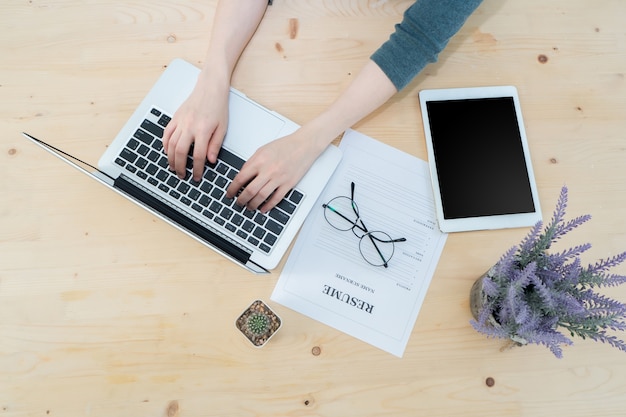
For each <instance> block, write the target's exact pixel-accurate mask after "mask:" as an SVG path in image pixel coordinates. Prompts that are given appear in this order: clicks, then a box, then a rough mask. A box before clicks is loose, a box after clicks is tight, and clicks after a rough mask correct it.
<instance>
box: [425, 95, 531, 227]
mask: <svg viewBox="0 0 626 417" xmlns="http://www.w3.org/2000/svg"><path fill="white" fill-rule="evenodd" d="M426 106H427V111H428V118H429V123H430V131H431V136H432V141H433V150H434V155H435V163H436V169H437V175H438V177H439V178H438V180H439V188H440V192H441V195H442V208H443V214H444V218H446V219H460V218H468V217H481V216H490V215H499V214H514V213H530V212H532V211H534V209H535V207H534V203H533V198H532V192H531V186H530V181H529V177H528V171H527V167H526V161H525V158H524V150H523V147H522V140H521V136H520V130H519V127H518V118H517V115H516V112H515V106H514V102H513V98H512V97H498V98H480V99H463V100H445V101H429V102H427V103H426Z"/></svg>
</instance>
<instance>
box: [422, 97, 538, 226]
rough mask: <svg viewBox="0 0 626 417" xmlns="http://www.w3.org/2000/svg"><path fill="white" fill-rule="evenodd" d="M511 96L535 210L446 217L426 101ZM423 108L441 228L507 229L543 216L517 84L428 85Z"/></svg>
mask: <svg viewBox="0 0 626 417" xmlns="http://www.w3.org/2000/svg"><path fill="white" fill-rule="evenodd" d="M498 97H511V98H513V103H514V107H515V112H516V114H517V121H518V128H519V133H520V137H521V140H522V148H523V151H524V158H525V161H526V169H527V173H528V179H529V181H530V188H531V194H532V199H533V203H534V207H535V211H534V212H531V213H518V214H505V215H492V216H481V217H469V218H462V219H445V218H444V216H443V207H442V198H441V190H440V188H439V178H438V176H437V167H436V160H435V155H434V151H433V142H432V135H431V131H430V121H429V118H428V112H427V109H426V103H427V102H429V101H442V100H463V99H479V98H498ZM419 100H420V108H421V111H422V121H423V124H424V134H425V138H426V148H427V151H428V161H429V166H430V176H431V181H432V186H433V193H434V199H435V210H436V213H437V221H438V223H439V229H441V231H442V232H446V233H448V232H462V231H470V230H489V229H504V228H514V227H524V226H532V225H534V224H535V223H536V222H537V221H539V220H541V219H542V216H541V207H540V205H539V195H538V193H537V185H536V182H535V176H534V174H533V169H532V163H531V160H530V152H529V149H528V141H527V138H526V131H525V129H524V121H523V118H522V111H521V106H520V102H519V96H518V94H517V89H516V88H515V87H514V86H489V87H469V88H445V89H428V90H422V91H420V93H419Z"/></svg>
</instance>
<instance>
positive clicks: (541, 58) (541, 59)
mask: <svg viewBox="0 0 626 417" xmlns="http://www.w3.org/2000/svg"><path fill="white" fill-rule="evenodd" d="M537 61H539V63H540V64H545V63H546V62H548V57H547V56H546V55H544V54H541V55H539V56H538V57H537Z"/></svg>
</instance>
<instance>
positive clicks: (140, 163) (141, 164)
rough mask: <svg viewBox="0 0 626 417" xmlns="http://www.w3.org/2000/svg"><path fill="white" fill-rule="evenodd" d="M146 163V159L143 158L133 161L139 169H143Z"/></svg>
mask: <svg viewBox="0 0 626 417" xmlns="http://www.w3.org/2000/svg"><path fill="white" fill-rule="evenodd" d="M147 165H148V160H147V159H144V158H139V159H137V161H136V162H135V166H136V167H138V168H139V169H144V168H145V167H146V166H147Z"/></svg>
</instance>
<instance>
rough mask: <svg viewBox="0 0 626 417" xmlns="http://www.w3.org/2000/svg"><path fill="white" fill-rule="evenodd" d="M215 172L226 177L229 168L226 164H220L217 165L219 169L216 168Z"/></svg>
mask: <svg viewBox="0 0 626 417" xmlns="http://www.w3.org/2000/svg"><path fill="white" fill-rule="evenodd" d="M215 170H216V171H217V172H219V173H220V174H222V175H225V174H226V173H227V172H228V166H227V165H226V164H223V163H219V164H217V168H215Z"/></svg>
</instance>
